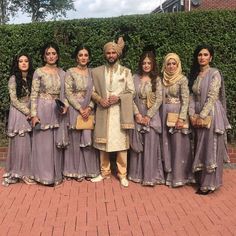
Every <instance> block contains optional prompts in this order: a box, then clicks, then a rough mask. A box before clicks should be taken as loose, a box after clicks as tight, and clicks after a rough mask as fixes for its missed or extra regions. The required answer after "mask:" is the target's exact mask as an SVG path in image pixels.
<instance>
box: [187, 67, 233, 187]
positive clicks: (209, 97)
mask: <svg viewBox="0 0 236 236" xmlns="http://www.w3.org/2000/svg"><path fill="white" fill-rule="evenodd" d="M189 114H190V115H194V114H199V115H200V117H201V118H203V119H204V118H205V117H206V116H211V117H212V122H211V127H210V129H207V128H195V129H194V131H195V156H194V163H193V171H194V172H198V173H199V176H198V177H199V183H200V189H201V190H202V191H207V190H215V189H217V188H218V187H220V186H221V185H222V175H223V161H226V162H228V161H229V157H228V154H227V149H226V146H227V143H226V130H227V129H230V128H231V127H230V124H229V122H228V119H227V117H226V106H225V91H224V81H223V78H222V77H221V75H220V73H219V71H218V70H217V69H215V68H209V69H208V71H206V73H205V74H204V75H203V76H202V77H200V76H198V77H197V79H196V80H195V81H194V85H193V97H192V101H191V103H190V108H189Z"/></svg>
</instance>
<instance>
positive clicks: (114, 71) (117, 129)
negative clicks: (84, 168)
mask: <svg viewBox="0 0 236 236" xmlns="http://www.w3.org/2000/svg"><path fill="white" fill-rule="evenodd" d="M92 77H93V80H94V92H93V95H92V98H93V99H94V101H95V102H96V103H99V101H100V100H101V99H102V98H108V97H109V96H111V95H116V96H120V95H122V94H127V93H130V94H134V83H133V79H132V75H131V71H130V70H129V69H127V68H126V67H123V66H121V65H119V64H118V63H117V64H115V65H114V66H113V67H110V66H108V65H106V66H100V67H97V68H95V69H93V71H92ZM101 91H102V92H101ZM104 111H105V112H106V117H107V118H106V121H105V122H106V123H105V125H106V132H107V133H106V137H105V138H103V139H101V138H99V137H98V136H97V132H96V127H95V134H94V147H96V148H97V149H99V150H102V151H106V152H115V151H121V150H127V149H128V148H129V136H128V132H127V130H125V129H122V128H121V121H120V120H121V117H120V113H121V112H120V103H117V104H114V105H112V106H110V107H109V108H107V109H104V108H102V107H101V106H99V105H98V107H97V111H96V116H97V117H98V118H96V126H97V128H99V127H101V126H100V123H101V124H102V122H103V121H102V117H101V114H102V113H103V112H104ZM130 112H132V109H131V110H130ZM99 117H100V118H99ZM103 124H104V123H103Z"/></svg>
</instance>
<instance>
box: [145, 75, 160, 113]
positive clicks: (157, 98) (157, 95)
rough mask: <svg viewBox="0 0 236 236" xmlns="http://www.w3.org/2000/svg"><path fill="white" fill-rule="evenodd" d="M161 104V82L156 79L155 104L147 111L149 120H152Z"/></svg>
mask: <svg viewBox="0 0 236 236" xmlns="http://www.w3.org/2000/svg"><path fill="white" fill-rule="evenodd" d="M161 104H162V84H161V80H160V79H158V80H157V84H156V93H155V103H154V104H153V106H152V107H150V108H149V109H148V112H147V115H148V116H149V117H150V118H152V117H153V116H154V115H155V114H156V112H157V110H158V109H159V107H160V106H161Z"/></svg>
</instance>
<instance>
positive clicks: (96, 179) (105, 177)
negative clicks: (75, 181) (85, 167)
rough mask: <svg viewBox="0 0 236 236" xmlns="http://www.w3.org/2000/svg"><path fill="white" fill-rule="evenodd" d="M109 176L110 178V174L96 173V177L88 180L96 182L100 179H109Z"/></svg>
mask: <svg viewBox="0 0 236 236" xmlns="http://www.w3.org/2000/svg"><path fill="white" fill-rule="evenodd" d="M109 178H110V176H102V175H98V176H97V177H94V178H92V179H91V180H90V181H91V182H93V183H96V182H100V181H102V180H103V179H109Z"/></svg>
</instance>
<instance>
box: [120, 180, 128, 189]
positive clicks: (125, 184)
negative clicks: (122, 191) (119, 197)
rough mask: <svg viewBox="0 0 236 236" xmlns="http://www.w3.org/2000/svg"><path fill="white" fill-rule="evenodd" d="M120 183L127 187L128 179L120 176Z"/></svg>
mask: <svg viewBox="0 0 236 236" xmlns="http://www.w3.org/2000/svg"><path fill="white" fill-rule="evenodd" d="M120 184H121V185H122V186H123V187H128V186H129V181H128V180H127V179H126V178H122V179H120Z"/></svg>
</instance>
